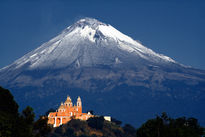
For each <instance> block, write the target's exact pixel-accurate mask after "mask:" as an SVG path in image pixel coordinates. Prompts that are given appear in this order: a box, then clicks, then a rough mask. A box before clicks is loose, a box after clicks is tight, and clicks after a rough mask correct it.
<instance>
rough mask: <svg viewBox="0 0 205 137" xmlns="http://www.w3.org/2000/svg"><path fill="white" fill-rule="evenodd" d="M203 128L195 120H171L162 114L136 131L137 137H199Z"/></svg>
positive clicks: (184, 118) (182, 118)
mask: <svg viewBox="0 0 205 137" xmlns="http://www.w3.org/2000/svg"><path fill="white" fill-rule="evenodd" d="M202 135H203V128H202V127H200V126H199V124H198V121H197V119H195V118H188V119H187V118H186V117H180V118H177V119H173V118H170V117H168V116H167V114H166V113H162V115H161V116H156V118H155V119H150V120H148V121H147V122H146V123H144V124H143V125H142V126H141V127H140V128H139V129H137V137H201V136H202Z"/></svg>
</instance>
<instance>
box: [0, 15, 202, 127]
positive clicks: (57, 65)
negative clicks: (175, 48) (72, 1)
mask: <svg viewBox="0 0 205 137" xmlns="http://www.w3.org/2000/svg"><path fill="white" fill-rule="evenodd" d="M182 55H183V54H182ZM0 85H2V86H3V87H5V88H8V89H10V90H11V91H12V93H13V95H14V97H15V99H16V100H17V102H18V103H19V104H20V106H21V108H23V107H25V106H27V105H30V106H32V107H33V108H34V110H35V111H36V113H37V114H39V115H40V114H43V113H45V112H46V111H47V110H48V109H49V108H56V107H57V106H59V103H60V102H61V101H62V100H63V99H64V98H65V97H66V96H67V95H70V96H71V97H72V98H73V97H74V98H75V97H77V96H79V95H80V96H81V97H82V100H83V102H82V103H83V106H84V108H83V111H86V110H93V111H94V112H95V113H96V114H99V115H105V114H106V115H111V116H112V117H115V118H117V119H119V120H122V121H123V122H125V123H131V124H133V125H135V126H139V125H140V124H142V122H145V121H146V120H147V119H148V118H151V117H153V116H155V114H159V113H161V112H168V113H169V114H170V115H172V116H182V115H186V116H193V117H196V118H198V119H199V120H200V122H201V123H202V124H203V125H205V118H204V115H205V110H204V109H203V106H204V104H205V71H204V70H199V69H194V68H192V67H187V66H185V65H182V64H180V63H178V62H176V61H174V60H173V59H171V58H170V57H167V56H165V55H162V54H158V53H156V52H154V51H152V50H151V49H149V48H147V47H145V46H143V45H142V44H141V43H140V42H138V41H136V40H133V39H132V38H130V37H129V36H126V35H125V34H123V33H121V32H120V31H118V30H117V29H115V28H114V27H112V26H111V25H109V24H105V23H102V22H100V21H98V20H96V19H93V18H84V19H81V20H79V21H77V22H76V23H74V24H73V25H71V26H69V27H67V28H66V29H65V30H63V31H62V32H61V33H60V34H59V35H57V36H56V37H54V38H53V39H51V40H50V41H48V42H46V43H44V44H42V45H41V46H40V47H38V48H37V49H35V50H33V51H31V52H30V53H28V54H26V55H24V56H23V57H21V58H20V59H18V60H16V61H15V62H14V63H12V64H11V65H9V66H6V67H4V68H2V69H0Z"/></svg>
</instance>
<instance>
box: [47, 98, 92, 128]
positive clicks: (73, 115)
mask: <svg viewBox="0 0 205 137" xmlns="http://www.w3.org/2000/svg"><path fill="white" fill-rule="evenodd" d="M93 116H94V115H91V114H90V113H89V112H88V113H82V101H81V98H80V97H78V98H77V103H76V105H73V103H72V100H71V98H70V97H69V96H67V99H66V101H65V102H64V103H63V102H62V103H61V105H60V107H59V108H58V109H57V110H56V112H50V113H49V114H48V124H51V125H53V127H58V126H60V125H62V124H66V123H67V122H69V121H70V120H71V119H80V120H88V119H89V118H90V117H93Z"/></svg>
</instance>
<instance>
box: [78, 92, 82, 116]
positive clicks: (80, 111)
mask: <svg viewBox="0 0 205 137" xmlns="http://www.w3.org/2000/svg"><path fill="white" fill-rule="evenodd" d="M77 111H78V113H82V102H81V98H80V97H79V96H78V99H77Z"/></svg>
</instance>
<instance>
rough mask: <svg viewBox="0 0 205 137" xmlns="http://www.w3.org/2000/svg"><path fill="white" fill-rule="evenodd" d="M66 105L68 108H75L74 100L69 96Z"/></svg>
mask: <svg viewBox="0 0 205 137" xmlns="http://www.w3.org/2000/svg"><path fill="white" fill-rule="evenodd" d="M64 104H65V106H66V107H73V103H72V100H71V98H70V97H69V96H67V99H66V101H65V103H64Z"/></svg>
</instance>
